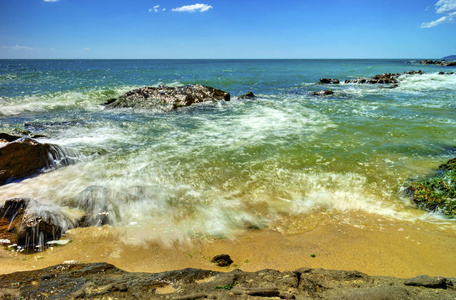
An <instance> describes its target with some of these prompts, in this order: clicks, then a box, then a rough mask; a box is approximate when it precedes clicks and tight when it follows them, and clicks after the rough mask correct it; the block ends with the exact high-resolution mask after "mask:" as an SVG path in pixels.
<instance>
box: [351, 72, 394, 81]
mask: <svg viewBox="0 0 456 300" xmlns="http://www.w3.org/2000/svg"><path fill="white" fill-rule="evenodd" d="M400 75H401V74H391V73H383V74H379V75H375V76H374V77H372V78H357V79H347V80H345V83H369V84H396V83H398V81H397V79H396V78H397V77H399V76H400Z"/></svg>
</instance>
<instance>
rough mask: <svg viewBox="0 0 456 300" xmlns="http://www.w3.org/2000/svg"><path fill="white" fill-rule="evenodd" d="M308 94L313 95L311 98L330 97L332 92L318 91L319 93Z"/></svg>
mask: <svg viewBox="0 0 456 300" xmlns="http://www.w3.org/2000/svg"><path fill="white" fill-rule="evenodd" d="M309 94H310V95H313V96H330V95H333V94H334V92H333V91H331V90H323V91H319V92H310V93H309Z"/></svg>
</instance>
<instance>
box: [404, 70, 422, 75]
mask: <svg viewBox="0 0 456 300" xmlns="http://www.w3.org/2000/svg"><path fill="white" fill-rule="evenodd" d="M404 74H407V75H423V74H426V72H423V71H421V70H418V71H413V70H412V71H407V72H404Z"/></svg>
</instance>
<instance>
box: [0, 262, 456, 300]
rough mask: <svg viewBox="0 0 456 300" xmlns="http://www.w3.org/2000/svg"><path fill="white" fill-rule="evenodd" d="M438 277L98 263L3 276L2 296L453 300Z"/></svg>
mask: <svg viewBox="0 0 456 300" xmlns="http://www.w3.org/2000/svg"><path fill="white" fill-rule="evenodd" d="M288 278H292V279H293V280H288ZM438 278H440V277H437V278H436V277H429V279H426V282H424V284H422V282H421V281H418V282H417V280H416V279H414V278H412V279H409V280H404V279H400V278H394V277H381V276H368V275H366V274H363V273H359V272H349V271H335V270H322V269H308V268H303V269H298V270H296V271H294V272H279V271H276V270H262V271H258V272H253V273H247V272H242V271H240V270H234V271H232V272H229V273H224V272H213V271H206V270H197V269H184V270H176V271H167V272H162V273H154V274H151V273H129V272H125V271H122V270H120V269H117V268H116V267H114V266H113V265H110V264H107V263H95V264H62V265H56V266H53V267H49V268H45V269H41V270H34V271H26V272H16V273H12V274H5V275H0V291H1V292H2V293H3V295H5V294H8V295H10V296H11V297H12V298H14V299H19V298H26V299H45V298H50V297H52V298H53V299H85V298H91V299H259V297H261V299H278V298H280V299H454V298H455V297H456V289H454V286H453V284H452V282H454V281H455V280H456V279H455V278H443V280H444V281H445V282H446V289H445V288H438V289H436V288H433V287H429V284H428V283H427V280H429V281H436V282H441V279H438ZM18 283H21V284H18ZM410 283H411V284H410ZM415 283H418V284H415ZM162 288H167V290H168V291H167V292H168V294H163V293H162V292H161V290H160V289H162ZM0 295H2V294H0Z"/></svg>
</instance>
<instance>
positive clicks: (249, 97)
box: [238, 91, 255, 99]
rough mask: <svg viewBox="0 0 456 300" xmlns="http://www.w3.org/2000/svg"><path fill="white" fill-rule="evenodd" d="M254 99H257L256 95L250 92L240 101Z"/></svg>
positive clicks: (240, 97)
mask: <svg viewBox="0 0 456 300" xmlns="http://www.w3.org/2000/svg"><path fill="white" fill-rule="evenodd" d="M254 98H255V95H254V94H253V93H252V92H251V91H248V92H247V93H245V94H244V95H242V96H239V98H238V99H254Z"/></svg>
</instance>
